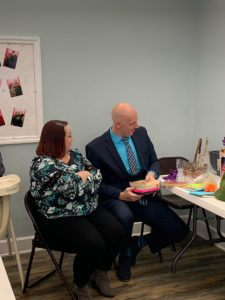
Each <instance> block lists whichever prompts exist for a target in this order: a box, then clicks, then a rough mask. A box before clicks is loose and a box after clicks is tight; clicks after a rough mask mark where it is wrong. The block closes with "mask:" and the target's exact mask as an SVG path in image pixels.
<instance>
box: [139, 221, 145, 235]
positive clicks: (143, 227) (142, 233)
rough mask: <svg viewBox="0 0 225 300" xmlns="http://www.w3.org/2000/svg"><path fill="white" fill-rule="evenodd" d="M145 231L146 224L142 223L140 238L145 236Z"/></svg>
mask: <svg viewBox="0 0 225 300" xmlns="http://www.w3.org/2000/svg"><path fill="white" fill-rule="evenodd" d="M144 229H145V224H144V222H142V223H141V234H140V236H143V235H144Z"/></svg>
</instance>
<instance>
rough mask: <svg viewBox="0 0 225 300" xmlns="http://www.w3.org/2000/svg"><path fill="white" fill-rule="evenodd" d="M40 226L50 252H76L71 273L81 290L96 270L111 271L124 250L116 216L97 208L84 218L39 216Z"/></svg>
mask: <svg viewBox="0 0 225 300" xmlns="http://www.w3.org/2000/svg"><path fill="white" fill-rule="evenodd" d="M40 227H41V229H42V232H43V233H44V237H45V238H46V241H47V242H48V244H49V245H50V248H53V249H63V250H64V251H65V252H70V253H76V254H77V255H76V256H75V258H74V264H73V271H74V283H75V284H76V285H78V286H79V287H83V286H84V285H85V284H86V283H88V281H89V279H90V275H91V274H92V273H93V271H94V270H95V269H96V268H98V269H100V270H105V271H108V270H110V268H111V266H112V263H113V261H114V259H115V257H116V256H117V254H118V253H119V252H120V250H121V249H122V248H123V247H124V244H125V243H126V242H127V241H126V234H125V231H124V229H123V227H122V226H121V225H120V223H119V222H118V221H117V220H116V219H115V217H114V216H113V215H112V214H111V213H110V212H108V211H107V210H105V209H104V208H103V207H98V208H97V209H96V210H95V211H94V212H92V213H91V214H90V215H87V216H80V217H77V216H74V217H63V218H57V219H47V218H44V217H41V220H40Z"/></svg>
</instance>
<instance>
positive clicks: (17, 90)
mask: <svg viewBox="0 0 225 300" xmlns="http://www.w3.org/2000/svg"><path fill="white" fill-rule="evenodd" d="M0 117H1V122H0V123H1V124H0V144H18V143H33V142H38V141H39V138H40V134H41V129H42V126H43V102H42V79H41V52H40V39H39V38H38V37H29V38H26V37H2V36H0Z"/></svg>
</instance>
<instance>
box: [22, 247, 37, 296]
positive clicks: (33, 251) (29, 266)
mask: <svg viewBox="0 0 225 300" xmlns="http://www.w3.org/2000/svg"><path fill="white" fill-rule="evenodd" d="M34 253H35V245H34V242H33V245H32V250H31V254H30V260H29V263H28V267H27V274H26V278H25V281H24V286H23V293H26V289H27V288H28V281H29V277H30V271H31V266H32V262H33V258H34Z"/></svg>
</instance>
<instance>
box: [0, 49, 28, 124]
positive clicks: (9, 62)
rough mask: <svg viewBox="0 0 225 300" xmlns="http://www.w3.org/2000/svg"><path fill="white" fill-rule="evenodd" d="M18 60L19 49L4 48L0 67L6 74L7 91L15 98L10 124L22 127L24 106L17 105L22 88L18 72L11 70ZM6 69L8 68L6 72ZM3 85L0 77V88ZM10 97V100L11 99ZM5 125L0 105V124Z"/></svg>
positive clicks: (14, 67) (14, 68) (24, 112)
mask: <svg viewBox="0 0 225 300" xmlns="http://www.w3.org/2000/svg"><path fill="white" fill-rule="evenodd" d="M18 60H19V51H17V50H16V49H11V48H6V50H5V53H4V60H3V62H1V61H0V68H4V69H5V70H4V71H6V74H7V78H6V84H7V87H8V92H9V96H10V98H13V99H15V100H16V101H15V106H16V107H15V106H14V107H13V109H12V112H11V122H10V125H11V126H17V127H23V124H24V119H25V114H26V109H25V108H24V107H19V104H18V103H19V99H20V98H19V96H22V95H23V89H22V85H21V80H20V77H19V76H18V74H17V73H16V72H15V74H14V73H13V72H14V71H13V70H16V66H17V63H18ZM7 70H10V71H9V72H7ZM2 86H3V79H2V78H0V89H1V88H2ZM13 99H12V100H13ZM4 125H6V123H5V118H4V111H3V109H2V108H1V107H0V126H4Z"/></svg>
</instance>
